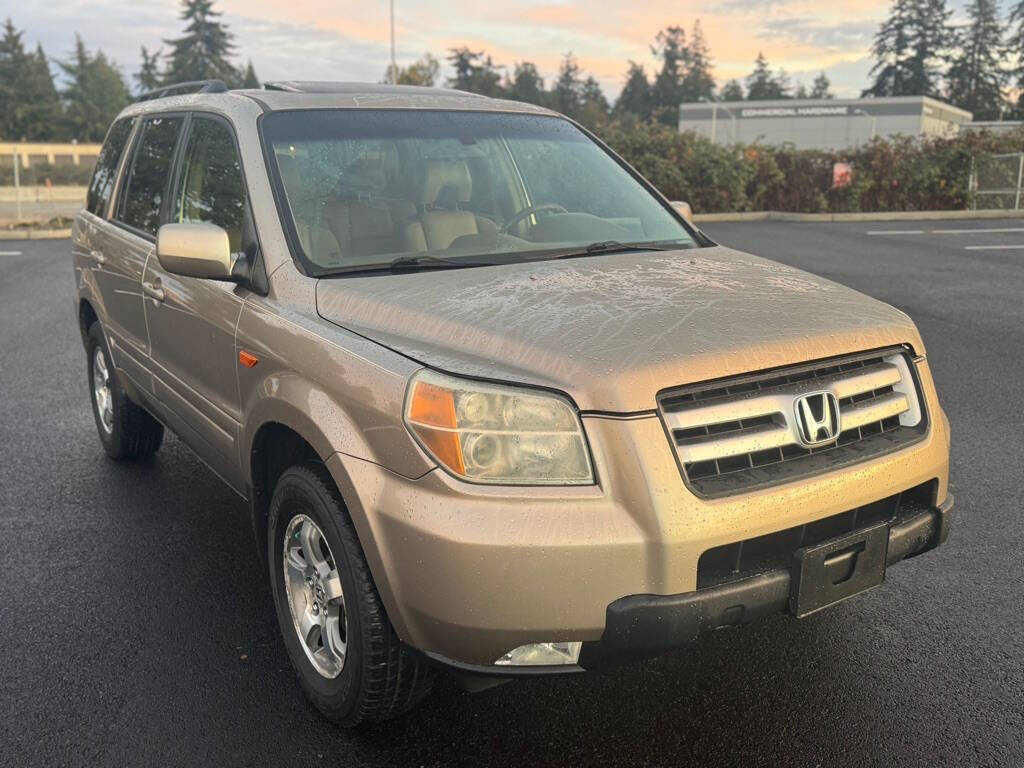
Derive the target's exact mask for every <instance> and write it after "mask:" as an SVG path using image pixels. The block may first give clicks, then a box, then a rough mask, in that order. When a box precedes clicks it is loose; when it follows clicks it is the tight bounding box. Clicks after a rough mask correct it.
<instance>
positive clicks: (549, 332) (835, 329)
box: [317, 246, 923, 413]
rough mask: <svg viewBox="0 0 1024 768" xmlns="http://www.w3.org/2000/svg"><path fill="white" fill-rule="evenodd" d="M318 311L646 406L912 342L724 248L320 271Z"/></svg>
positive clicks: (868, 313) (903, 322)
mask: <svg viewBox="0 0 1024 768" xmlns="http://www.w3.org/2000/svg"><path fill="white" fill-rule="evenodd" d="M317 310H318V312H319V313H320V315H321V316H322V317H323V318H324V319H326V320H328V321H330V322H332V323H335V324H337V325H339V326H342V327H343V328H346V329H348V330H350V331H353V332H355V333H358V334H360V335H362V336H365V337H367V338H369V339H372V340H374V341H376V342H378V343H380V344H383V345H385V346H387V347H390V348H391V349H393V350H395V351H397V352H399V353H401V354H403V355H405V356H407V357H410V358H412V359H414V360H417V361H419V362H421V363H423V364H424V365H428V366H431V367H434V368H438V369H441V370H445V371H448V372H450V373H455V374H464V375H467V376H475V377H481V378H487V379H493V380H501V381H514V382H521V383H526V384H534V385H539V386H545V387H552V388H555V389H559V390H561V391H563V392H566V393H567V394H568V395H569V396H570V397H572V398H573V399H574V400H575V402H576V404H577V405H578V406H579V408H580V409H581V410H585V411H604V412H614V413H625V412H637V411H649V410H651V409H653V408H654V407H655V396H656V394H657V392H658V391H660V390H662V389H665V388H666V387H673V386H678V385H682V384H689V383H694V382H699V381H706V380H708V379H716V378H720V377H723V376H729V375H733V374H740V373H748V372H751V371H758V370H763V369H766V368H773V367H775V366H780V365H788V364H793V363H799V362H805V361H807V360H814V359H820V358H825V357H831V356H833V355H841V354H845V353H852V352H859V351H863V350H868V349H875V348H879V347H885V346H890V345H895V344H903V343H909V344H911V345H912V346H913V347H914V349H915V350H916V351H917V352H919V353H923V347H922V345H921V339H920V337H919V335H918V333H917V329H916V328H915V327H914V324H913V322H911V320H910V318H909V317H907V315H905V314H904V313H903V312H900V311H899V310H897V309H895V308H893V307H891V306H889V305H887V304H884V303H882V302H880V301H876V300H874V299H871V298H869V297H867V296H865V295H863V294H861V293H858V292H857V291H854V290H851V289H849V288H846V287H844V286H841V285H839V284H837V283H833V282H831V281H828V280H825V279H823V278H820V277H816V276H814V275H810V274H808V273H806V272H802V271H800V270H797V269H794V268H792V267H788V266H785V265H782V264H778V263H776V262H772V261H768V260H766V259H761V258H758V257H756V256H751V255H749V254H745V253H741V252H738V251H734V250H730V249H728V248H723V247H720V246H718V247H713V248H701V249H687V250H677V251H665V252H638V253H621V254H608V255H603V256H592V257H588V258H578V259H567V260H561V261H539V262H528V263H518V264H508V265H501V266H493V267H479V268H468V269H450V270H434V271H424V272H416V273H404V274H395V275H391V274H389V275H379V276H362V277H360V276H349V277H344V278H329V279H322V280H320V281H319V282H318V284H317Z"/></svg>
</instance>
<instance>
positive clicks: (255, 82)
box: [242, 54, 437, 88]
mask: <svg viewBox="0 0 1024 768" xmlns="http://www.w3.org/2000/svg"><path fill="white" fill-rule="evenodd" d="M427 55H428V56H429V55H430V54H427ZM430 58H431V59H434V57H433V56H431V57H430ZM434 64H435V69H434V76H435V77H436V76H437V69H436V64H437V59H434ZM413 66H416V65H415V64H414V65H413ZM429 84H430V85H433V82H431V83H429ZM242 87H243V88H259V87H260V79H259V78H258V77H256V69H255V68H254V67H253V65H252V59H249V63H248V64H246V65H245V72H244V73H243V75H242Z"/></svg>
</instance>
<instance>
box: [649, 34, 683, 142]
mask: <svg viewBox="0 0 1024 768" xmlns="http://www.w3.org/2000/svg"><path fill="white" fill-rule="evenodd" d="M651 53H653V54H654V55H655V56H657V57H658V58H659V59H661V69H660V70H659V71H658V74H657V75H655V77H654V85H653V86H652V87H651V113H652V115H653V116H654V117H655V118H656V119H657V120H659V121H660V122H663V123H665V124H666V125H675V124H676V121H677V120H678V114H679V105H680V104H681V103H682V102H683V92H682V80H683V77H684V76H685V74H686V73H687V71H688V70H689V64H690V61H689V59H690V51H689V49H688V48H687V47H686V32H685V31H684V30H683V28H682V27H666V28H665V29H663V30H661V31H660V32H659V33H658V36H657V37H656V38H655V40H654V45H653V46H651Z"/></svg>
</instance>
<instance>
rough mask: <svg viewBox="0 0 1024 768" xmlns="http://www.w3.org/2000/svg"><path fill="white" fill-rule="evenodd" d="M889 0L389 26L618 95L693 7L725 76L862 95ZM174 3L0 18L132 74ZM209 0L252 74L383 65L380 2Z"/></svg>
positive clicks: (55, 9) (384, 24)
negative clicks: (762, 73)
mask: <svg viewBox="0 0 1024 768" xmlns="http://www.w3.org/2000/svg"><path fill="white" fill-rule="evenodd" d="M954 5H959V3H955V4H954ZM888 7H889V0H830V1H829V2H822V0H682V1H681V2H680V1H678V0H677V1H676V2H669V1H668V0H639V1H638V0H587V2H584V1H583V0H555V1H554V2H551V1H544V0H518V2H517V1H516V0H505V2H492V3H488V2H480V0H434V1H432V2H426V1H421V2H413V1H412V0H395V37H396V42H397V59H398V63H399V64H400V65H402V64H409V63H411V62H412V61H414V60H416V59H417V58H419V57H420V56H422V55H423V53H424V52H427V51H430V52H432V53H433V54H434V55H435V56H438V58H442V60H443V56H444V55H445V53H446V51H447V49H448V48H451V47H455V46H462V45H466V46H469V47H470V48H471V49H473V50H486V51H487V52H488V53H490V54H491V55H492V56H493V58H494V60H495V62H496V63H498V64H501V65H505V66H507V67H509V69H511V67H512V66H513V65H514V64H515V63H516V62H518V61H524V60H527V61H533V62H535V63H536V64H537V66H538V68H539V69H540V72H541V74H542V75H543V76H544V77H545V78H546V80H548V81H550V79H551V78H553V77H554V75H555V74H556V73H557V71H558V63H559V60H560V58H561V56H562V55H563V54H564V53H566V52H568V51H571V52H572V53H573V54H574V55H575V56H576V58H577V59H578V60H579V63H580V65H581V67H582V68H583V70H584V71H585V72H586V73H588V74H593V75H594V76H595V77H596V78H597V79H598V80H599V81H600V83H601V85H602V86H603V87H604V89H605V92H606V93H607V94H608V96H609V97H610V98H614V97H615V96H617V95H618V93H619V91H620V90H621V87H622V83H623V80H624V75H625V72H626V69H627V62H628V60H630V59H632V60H634V61H637V62H639V63H641V64H643V65H644V67H645V69H646V70H647V71H648V73H649V74H653V72H654V69H655V62H654V59H653V57H652V56H651V53H650V45H651V43H652V41H653V39H654V36H655V35H656V34H657V32H658V30H659V29H661V28H663V27H665V26H669V25H679V26H682V27H684V28H686V30H687V31H689V30H690V29H691V28H692V26H693V23H694V22H695V21H696V20H698V19H699V20H700V22H701V25H702V26H703V28H704V34H705V37H706V38H707V40H708V42H709V44H710V46H711V54H712V60H713V64H714V75H715V77H716V79H717V80H718V82H719V84H720V85H721V84H723V83H724V82H725V81H726V80H728V79H729V78H733V77H735V78H743V77H744V76H745V75H747V74H748V73H749V72H750V70H751V68H752V65H753V60H754V58H755V57H756V55H757V52H758V51H763V52H764V54H765V56H766V57H767V58H768V61H769V63H770V65H771V66H772V68H773V69H777V68H784V69H785V70H786V72H787V74H788V75H789V76H790V77H791V78H792V79H793V80H794V81H802V82H804V83H806V84H808V85H810V83H811V81H812V80H813V79H814V78H815V77H816V76H817V74H818V73H819V72H821V71H824V72H825V73H826V75H827V76H828V77H829V79H830V80H831V81H832V85H833V91H834V93H835V94H836V95H837V96H857V95H859V94H860V91H861V89H862V88H864V87H865V86H866V85H867V81H868V71H869V70H870V68H871V60H870V56H869V48H870V46H871V40H872V37H873V35H874V33H875V31H876V30H877V28H878V25H879V23H880V22H881V21H882V20H883V19H884V18H885V16H886V13H887V10H888ZM179 8H180V3H179V2H178V0H134V2H131V3H126V2H124V0H46V1H45V2H44V1H43V0H29V2H28V3H16V2H14V0H0V18H6V17H8V16H9V17H11V18H12V19H13V21H14V24H15V26H16V27H17V28H19V29H24V30H25V40H26V41H27V42H28V43H30V44H31V45H33V46H34V45H35V43H37V42H39V43H42V45H43V48H44V49H45V50H46V52H47V54H48V55H49V56H50V57H51V58H62V57H65V56H66V55H67V53H68V51H70V49H71V47H72V45H73V42H74V33H75V32H76V31H77V32H78V33H80V34H81V35H82V38H83V39H84V41H85V43H86V45H87V46H88V47H89V48H90V49H95V48H101V49H103V51H104V52H106V53H107V55H108V56H110V57H112V58H113V59H114V60H115V61H116V62H117V63H118V64H119V65H120V67H121V69H122V71H123V72H124V73H125V75H126V76H130V74H131V73H133V72H135V71H136V70H137V69H138V65H139V46H140V45H145V46H146V47H147V48H149V49H150V50H151V51H152V50H154V49H156V48H159V47H160V46H161V44H162V43H161V41H162V39H163V38H168V37H175V36H177V35H178V34H179V32H180V30H181V27H182V25H181V23H180V21H179V20H178V18H177V16H178V12H179ZM216 8H217V9H219V10H220V11H222V12H223V14H224V15H223V17H222V20H223V21H224V22H226V23H227V24H228V25H229V26H230V28H231V30H232V31H233V32H234V34H235V42H236V46H237V52H236V55H237V58H238V59H239V61H240V62H241V63H244V62H245V61H246V60H248V59H252V61H253V64H254V66H255V68H256V73H257V75H258V76H259V77H260V79H261V80H275V79H277V80H362V81H366V80H369V81H379V80H380V79H381V78H382V77H383V74H384V71H385V69H386V67H387V64H388V60H389V34H388V0H361V1H360V2H351V1H350V0H334V1H333V2H330V1H328V0H219V2H217V4H216ZM165 49H166V46H165ZM446 69H447V67H445V69H443V70H442V73H443V74H445V73H446Z"/></svg>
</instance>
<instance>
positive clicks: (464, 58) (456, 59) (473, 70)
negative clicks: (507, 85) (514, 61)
mask: <svg viewBox="0 0 1024 768" xmlns="http://www.w3.org/2000/svg"><path fill="white" fill-rule="evenodd" d="M448 54H449V55H448V61H449V62H450V63H451V65H452V68H453V69H454V70H455V76H454V77H451V78H449V79H448V86H449V87H451V88H456V89H458V90H460V91H469V92H470V93H481V94H483V95H484V96H498V95H500V94H501V92H502V88H501V75H500V74H499V73H498V67H497V65H496V64H495V63H494V61H493V60H492V59H491V57H490V55H487V56H485V55H484V52H483V51H471V50H469V48H467V47H465V46H462V47H461V48H449V49H448Z"/></svg>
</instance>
